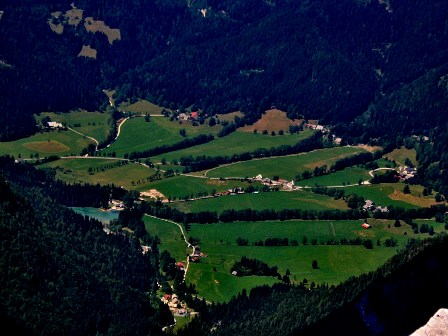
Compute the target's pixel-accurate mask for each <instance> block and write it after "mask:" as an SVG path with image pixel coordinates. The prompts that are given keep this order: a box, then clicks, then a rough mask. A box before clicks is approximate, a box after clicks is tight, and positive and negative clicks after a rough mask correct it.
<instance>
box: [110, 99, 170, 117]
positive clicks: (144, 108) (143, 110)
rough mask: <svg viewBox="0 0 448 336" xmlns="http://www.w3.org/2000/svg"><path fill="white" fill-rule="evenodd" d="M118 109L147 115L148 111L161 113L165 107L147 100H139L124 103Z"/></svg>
mask: <svg viewBox="0 0 448 336" xmlns="http://www.w3.org/2000/svg"><path fill="white" fill-rule="evenodd" d="M118 109H119V110H120V111H125V112H132V113H137V114H142V115H146V114H147V113H149V114H150V115H151V114H160V113H161V112H162V110H163V107H161V106H158V105H156V104H153V103H151V102H149V101H147V100H139V101H137V102H135V103H133V104H129V103H122V104H121V105H120V106H119V107H118Z"/></svg>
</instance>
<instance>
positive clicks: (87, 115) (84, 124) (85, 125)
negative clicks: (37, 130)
mask: <svg viewBox="0 0 448 336" xmlns="http://www.w3.org/2000/svg"><path fill="white" fill-rule="evenodd" d="M45 117H49V118H50V119H51V121H56V122H58V123H61V124H65V125H66V126H67V127H70V128H73V129H74V130H75V131H77V132H79V133H82V134H85V135H87V136H90V137H92V138H94V139H96V140H97V141H99V142H101V141H104V140H106V138H107V135H108V134H109V131H110V129H109V128H110V126H109V118H111V116H110V115H109V114H107V113H104V112H88V111H84V110H80V111H71V112H67V113H54V112H42V113H40V114H39V115H38V116H37V117H36V119H37V120H38V121H39V122H40V121H41V120H42V119H43V118H45ZM78 136H79V135H78Z"/></svg>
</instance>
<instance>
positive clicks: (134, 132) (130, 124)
mask: <svg viewBox="0 0 448 336" xmlns="http://www.w3.org/2000/svg"><path fill="white" fill-rule="evenodd" d="M181 129H185V130H186V132H187V137H193V136H197V135H200V134H217V133H218V132H219V130H220V129H221V126H219V125H216V126H213V127H210V126H208V125H205V124H204V125H200V126H192V124H191V123H190V122H183V123H182V124H179V122H178V121H170V120H169V119H168V118H164V117H152V118H151V121H150V122H146V121H145V119H144V118H141V117H139V118H132V119H129V120H127V121H126V122H125V123H124V124H123V126H122V127H121V133H120V136H119V137H118V139H117V141H116V142H114V143H113V144H112V145H111V146H110V147H109V148H108V149H105V150H104V152H106V153H108V152H115V153H116V154H117V156H123V155H124V154H125V153H131V152H133V151H144V150H147V149H151V148H154V147H159V146H163V145H172V144H174V143H177V142H180V141H182V140H183V139H184V138H183V137H182V136H181V135H180V134H179V131H180V130H181Z"/></svg>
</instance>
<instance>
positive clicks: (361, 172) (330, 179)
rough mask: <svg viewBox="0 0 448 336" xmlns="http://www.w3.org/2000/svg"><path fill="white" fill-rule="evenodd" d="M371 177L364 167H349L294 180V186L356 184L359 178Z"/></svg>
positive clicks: (368, 178) (363, 179)
mask: <svg viewBox="0 0 448 336" xmlns="http://www.w3.org/2000/svg"><path fill="white" fill-rule="evenodd" d="M371 178H372V177H371V176H370V175H369V171H368V170H366V169H365V168H358V167H349V168H345V169H344V170H340V171H337V172H334V173H332V174H327V175H322V176H318V177H313V178H310V179H306V180H300V181H296V182H295V185H296V186H308V187H313V186H315V185H320V186H341V185H348V184H356V183H358V181H359V180H361V181H368V180H370V179H371Z"/></svg>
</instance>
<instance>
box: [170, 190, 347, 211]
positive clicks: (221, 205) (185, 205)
mask: <svg viewBox="0 0 448 336" xmlns="http://www.w3.org/2000/svg"><path fill="white" fill-rule="evenodd" d="M172 206H174V207H176V208H177V209H179V210H182V211H184V212H199V211H203V210H208V211H216V212H218V214H219V213H221V212H223V211H224V210H230V209H233V210H244V209H252V210H265V209H273V210H277V211H278V210H283V209H301V210H335V209H339V210H345V209H348V208H347V205H346V203H345V202H344V201H343V200H342V199H340V200H334V199H333V198H331V197H329V196H326V195H320V194H315V193H312V192H307V191H271V192H260V193H258V194H236V195H228V196H220V197H214V198H207V199H200V200H195V201H187V202H175V203H172Z"/></svg>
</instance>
